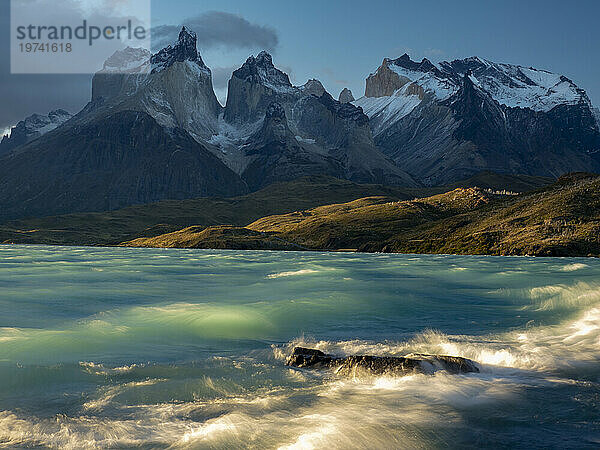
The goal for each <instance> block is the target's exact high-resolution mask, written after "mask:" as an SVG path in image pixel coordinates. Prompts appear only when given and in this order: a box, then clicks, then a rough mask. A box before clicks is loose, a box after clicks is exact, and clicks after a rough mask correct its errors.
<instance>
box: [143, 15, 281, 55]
mask: <svg viewBox="0 0 600 450" xmlns="http://www.w3.org/2000/svg"><path fill="white" fill-rule="evenodd" d="M183 25H185V26H187V27H188V28H190V29H191V30H192V31H194V32H195V33H196V34H197V35H198V46H199V47H200V49H207V48H211V47H219V46H225V47H231V48H248V49H249V48H260V49H264V50H271V51H272V50H274V49H275V48H276V47H277V44H278V41H279V38H278V36H277V33H276V31H275V30H274V29H272V28H270V27H267V26H262V25H257V24H254V23H250V22H249V21H247V20H246V19H244V18H243V17H241V16H238V15H236V14H230V13H226V12H220V11H209V12H206V13H203V14H200V15H199V16H195V17H191V18H189V19H186V20H185V21H184V23H183ZM180 29H181V26H179V25H162V26H158V27H155V28H154V29H153V30H152V46H153V47H154V48H162V47H164V46H166V45H167V44H170V43H171V42H174V41H175V40H177V36H178V34H179V31H180Z"/></svg>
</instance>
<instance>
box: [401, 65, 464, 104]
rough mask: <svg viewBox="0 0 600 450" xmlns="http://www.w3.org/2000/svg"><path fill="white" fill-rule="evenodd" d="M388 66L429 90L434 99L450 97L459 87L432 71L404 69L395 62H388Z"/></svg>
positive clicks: (426, 90)
mask: <svg viewBox="0 0 600 450" xmlns="http://www.w3.org/2000/svg"><path fill="white" fill-rule="evenodd" d="M389 68H390V69H391V70H392V71H393V72H395V73H397V74H398V75H400V76H401V77H404V78H407V79H408V80H410V81H412V82H413V83H416V84H418V85H419V86H420V87H422V88H423V90H424V91H425V92H431V93H432V94H433V95H434V96H435V98H436V99H438V100H441V101H443V100H446V99H448V98H450V97H452V96H453V95H454V94H456V93H457V92H458V89H459V88H460V86H459V85H458V84H457V83H456V82H455V81H453V80H450V79H448V78H444V77H438V76H437V75H435V73H432V72H419V71H415V70H410V69H406V68H404V67H401V66H398V65H396V64H390V65H389Z"/></svg>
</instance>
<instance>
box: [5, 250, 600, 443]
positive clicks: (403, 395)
mask: <svg viewBox="0 0 600 450" xmlns="http://www.w3.org/2000/svg"><path fill="white" fill-rule="evenodd" d="M295 345H302V346H306V347H312V348H318V349H320V350H323V351H325V352H327V353H331V354H336V355H352V354H369V355H397V356H402V355H406V354H408V353H412V352H418V353H434V354H444V355H455V356H463V357H467V358H470V359H473V360H474V361H476V362H478V363H479V365H480V367H481V372H480V373H478V374H467V375H450V374H447V373H442V372H437V373H436V374H434V375H422V374H410V375H406V376H402V377H401V376H398V377H360V378H352V379H349V378H341V377H338V376H337V375H336V374H334V373H330V372H327V371H311V370H299V369H292V368H289V367H287V366H285V359H286V356H287V355H289V353H290V352H291V350H292V349H293V347H294V346H295ZM484 446H485V447H494V448H556V449H559V448H560V449H564V448H598V447H600V260H598V259H587V258H555V259H551V258H525V257H520V258H508V257H473V256H430V255H389V254H350V253H312V252H305V253H300V252H258V251H212V250H174V249H128V248H83V247H45V246H0V447H6V448H60V449H68V448H93V447H98V448H107V447H108V448H223V449H225V448H227V449H231V448H246V447H252V448H267V449H270V448H274V449H277V448H282V449H296V448H298V449H300V448H328V449H331V448H340V449H347V448H403V449H407V448H480V447H484Z"/></svg>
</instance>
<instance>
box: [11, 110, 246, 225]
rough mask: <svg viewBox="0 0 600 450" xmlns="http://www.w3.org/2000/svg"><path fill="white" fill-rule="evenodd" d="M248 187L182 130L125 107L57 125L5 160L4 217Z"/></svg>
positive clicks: (99, 208) (104, 207) (225, 193)
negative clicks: (65, 125) (92, 118)
mask: <svg viewBox="0 0 600 450" xmlns="http://www.w3.org/2000/svg"><path fill="white" fill-rule="evenodd" d="M244 192H246V186H245V184H244V183H243V182H242V181H241V179H240V178H239V176H238V175H236V174H235V173H233V172H232V171H231V170H229V169H228V168H226V167H225V166H224V165H223V164H222V163H221V161H219V160H218V159H217V158H216V157H215V156H214V155H212V154H211V153H210V152H209V151H207V150H206V148H204V147H203V146H202V145H201V144H199V143H198V142H196V141H195V140H194V139H193V138H192V137H191V136H190V135H189V133H187V132H186V131H185V130H182V129H179V128H176V129H172V130H167V129H165V128H164V127H161V126H160V125H159V124H158V122H157V121H156V120H155V119H153V118H152V117H150V116H149V115H148V114H146V113H142V112H139V111H121V112H116V113H115V114H113V115H109V116H106V117H103V118H102V119H99V120H96V121H93V122H90V123H87V124H84V125H78V126H76V127H75V128H64V129H57V130H55V131H54V132H53V133H50V134H48V136H47V138H46V139H43V140H38V141H35V142H32V143H31V144H28V145H26V146H24V147H21V148H20V149H19V151H18V154H16V155H13V156H12V157H5V158H3V159H2V161H1V164H0V204H1V205H2V210H1V212H0V221H2V220H7V219H10V218H20V217H33V216H45V215H56V214H62V213H70V212H77V211H104V210H111V209H116V208H121V207H124V206H127V205H132V204H140V203H149V202H153V201H157V200H162V199H185V198H190V197H201V196H212V195H218V196H231V195H236V194H239V193H244Z"/></svg>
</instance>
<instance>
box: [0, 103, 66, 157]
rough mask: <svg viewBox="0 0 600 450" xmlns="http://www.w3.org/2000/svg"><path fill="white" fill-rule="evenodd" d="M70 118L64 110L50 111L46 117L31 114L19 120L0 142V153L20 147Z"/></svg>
mask: <svg viewBox="0 0 600 450" xmlns="http://www.w3.org/2000/svg"><path fill="white" fill-rule="evenodd" d="M71 117H72V115H71V113H69V112H67V111H65V110H64V109H57V110H54V111H50V112H49V113H48V115H47V116H44V115H42V114H32V115H31V116H29V117H27V118H25V119H24V120H21V121H20V122H19V123H18V124H17V125H16V126H14V127H13V128H12V129H11V131H10V135H6V136H4V137H3V138H2V141H1V142H0V153H4V152H7V151H9V150H12V149H13V148H16V147H18V146H20V145H23V144H26V143H28V142H30V141H32V140H33V139H36V138H38V137H40V136H42V135H44V134H46V133H48V132H50V131H52V130H54V129H55V128H58V127H59V126H60V125H62V124H63V123H65V122H66V121H67V120H69V119H70V118H71Z"/></svg>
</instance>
